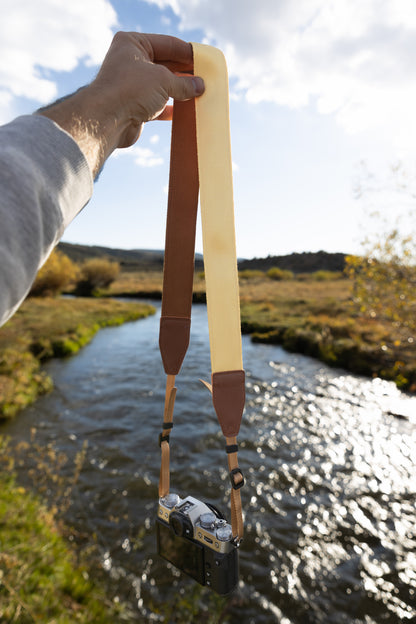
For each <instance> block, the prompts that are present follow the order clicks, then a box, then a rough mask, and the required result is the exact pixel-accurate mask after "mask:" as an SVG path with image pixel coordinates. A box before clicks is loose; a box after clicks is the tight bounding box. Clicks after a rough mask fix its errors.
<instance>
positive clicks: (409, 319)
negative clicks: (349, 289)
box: [346, 163, 416, 343]
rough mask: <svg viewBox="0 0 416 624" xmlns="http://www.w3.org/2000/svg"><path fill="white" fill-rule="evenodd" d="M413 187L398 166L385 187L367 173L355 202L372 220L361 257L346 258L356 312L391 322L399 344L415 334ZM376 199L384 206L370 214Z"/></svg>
mask: <svg viewBox="0 0 416 624" xmlns="http://www.w3.org/2000/svg"><path fill="white" fill-rule="evenodd" d="M414 185H415V180H414V179H413V178H411V177H409V176H408V174H407V172H406V171H405V169H404V168H403V166H402V165H401V164H400V163H399V164H397V165H395V166H393V167H392V168H391V171H390V178H389V179H388V180H385V182H384V184H383V185H381V184H379V183H378V182H377V180H376V178H375V177H374V176H373V175H370V174H368V173H367V177H366V178H365V181H364V183H360V185H359V186H358V187H357V189H356V196H357V198H358V199H365V200H367V213H368V215H369V217H370V225H369V227H368V228H367V231H368V234H367V236H366V238H365V240H364V241H363V255H362V256H348V257H347V259H346V265H347V268H346V271H347V273H348V275H349V276H350V277H351V278H352V280H353V298H354V304H355V306H356V309H357V311H359V312H360V313H361V314H364V315H366V316H369V317H370V318H373V319H379V320H382V321H387V322H391V323H392V324H393V327H394V330H395V334H397V335H398V340H399V341H407V342H409V343H412V342H413V339H414V333H415V331H416V236H415V230H416V206H415V199H416V193H415V192H414V190H413V187H414ZM368 200H369V201H370V203H369V204H368ZM375 200H376V201H377V202H378V203H379V204H382V205H381V209H377V210H374V207H373V206H374V201H375ZM368 208H370V210H369V209H368Z"/></svg>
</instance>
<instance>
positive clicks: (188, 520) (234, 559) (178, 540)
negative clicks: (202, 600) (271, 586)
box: [156, 493, 238, 595]
mask: <svg viewBox="0 0 416 624" xmlns="http://www.w3.org/2000/svg"><path fill="white" fill-rule="evenodd" d="M156 530H157V549H158V553H159V555H160V556H161V557H163V558H164V559H166V560H167V561H169V562H170V563H172V564H173V565H174V566H175V567H176V568H178V569H179V570H181V571H182V572H185V574H187V575H188V576H191V577H192V578H193V579H195V580H196V581H198V583H200V584H201V585H206V586H207V587H210V588H211V589H213V590H214V591H215V592H217V593H218V594H221V595H225V594H229V593H230V592H231V591H232V590H233V589H234V588H235V586H236V585H237V583H238V548H237V546H236V544H235V543H234V541H233V535H232V530H231V526H230V525H229V524H228V523H227V521H226V519H225V518H224V516H223V515H222V514H221V512H220V511H218V509H216V508H215V507H214V506H213V505H208V504H206V503H203V502H201V501H199V500H197V499H196V498H193V497H192V496H187V497H186V498H184V499H181V498H180V497H179V496H178V495H177V494H173V493H171V494H168V495H167V496H164V497H163V498H160V499H159V507H158V514H157V519H156Z"/></svg>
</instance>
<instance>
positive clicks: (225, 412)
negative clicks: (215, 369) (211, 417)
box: [212, 370, 246, 437]
mask: <svg viewBox="0 0 416 624" xmlns="http://www.w3.org/2000/svg"><path fill="white" fill-rule="evenodd" d="M245 399H246V392H245V373H244V371H243V370H238V371H224V372H220V373H213V375H212V400H213V403H214V408H215V411H216V413H217V417H218V421H219V423H220V425H221V429H222V432H223V434H224V436H225V437H232V436H236V435H237V434H238V432H239V431H240V424H241V419H242V416H243V410H244V403H245Z"/></svg>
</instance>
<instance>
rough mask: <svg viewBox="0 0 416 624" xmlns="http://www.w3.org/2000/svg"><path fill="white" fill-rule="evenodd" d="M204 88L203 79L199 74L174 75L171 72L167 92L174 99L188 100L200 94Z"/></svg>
mask: <svg viewBox="0 0 416 624" xmlns="http://www.w3.org/2000/svg"><path fill="white" fill-rule="evenodd" d="M204 90H205V85H204V81H203V80H202V78H200V77H199V76H175V75H174V74H171V80H170V85H169V87H168V94H169V97H171V98H173V99H174V100H190V99H191V98H193V97H198V96H200V95H202V94H203V92H204Z"/></svg>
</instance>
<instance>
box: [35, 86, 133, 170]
mask: <svg viewBox="0 0 416 624" xmlns="http://www.w3.org/2000/svg"><path fill="white" fill-rule="evenodd" d="M110 101H111V100H110V99H109V98H108V97H106V95H105V94H103V91H102V89H101V90H96V89H95V85H94V83H91V84H90V85H88V86H86V87H83V88H82V89H80V90H79V91H77V92H76V93H73V94H72V95H70V96H69V97H67V98H65V99H63V100H59V101H57V102H56V103H55V104H52V105H51V106H49V107H47V108H44V109H41V110H40V111H38V113H37V114H39V115H43V116H45V117H48V118H49V119H52V121H54V122H55V123H56V124H58V125H59V126H60V127H61V128H62V129H63V130H65V131H66V132H68V134H70V135H71V136H72V138H73V139H74V140H75V141H76V143H77V144H78V146H79V148H80V149H81V151H82V152H83V154H84V156H85V158H86V160H87V162H88V165H89V167H90V169H91V173H92V175H93V177H94V178H95V177H96V176H97V175H98V173H99V171H100V170H101V168H102V166H103V165H104V162H105V160H106V159H107V158H108V157H109V156H110V154H111V153H112V152H113V151H114V149H115V148H116V147H117V146H118V145H119V143H120V140H121V138H122V135H123V133H124V132H125V131H126V128H127V126H128V124H126V123H125V124H123V123H122V121H121V120H119V119H118V118H117V116H116V115H115V114H111V113H109V112H108V111H106V110H104V109H103V106H102V103H103V102H105V103H107V104H108V103H109V102H110ZM114 110H116V108H114Z"/></svg>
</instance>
